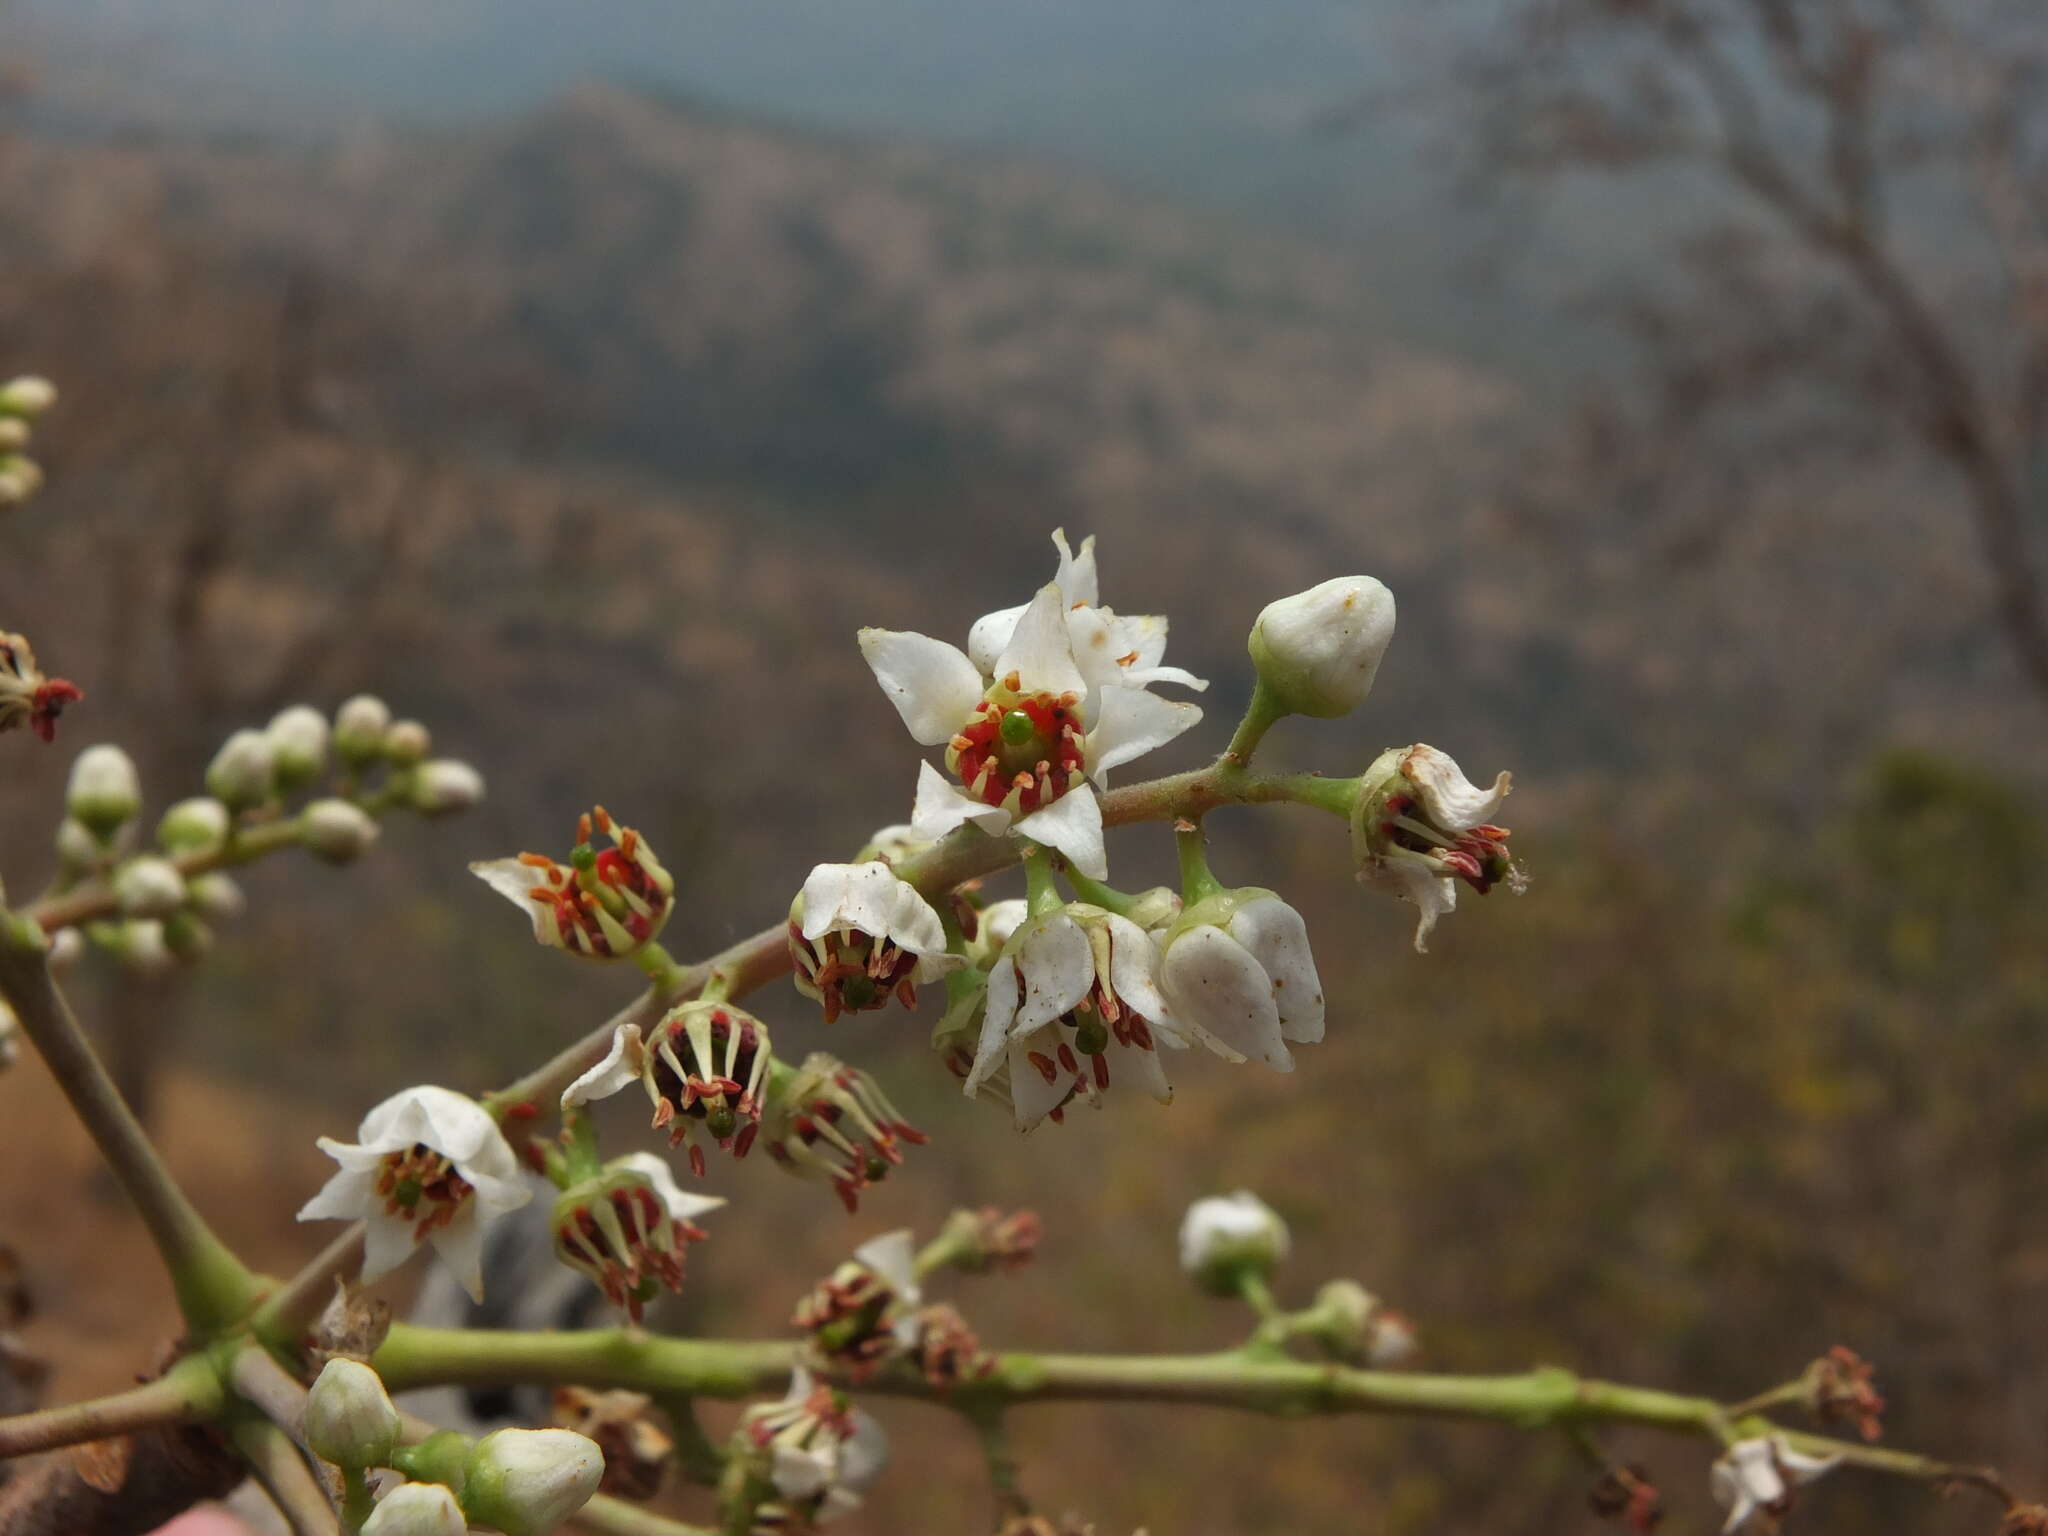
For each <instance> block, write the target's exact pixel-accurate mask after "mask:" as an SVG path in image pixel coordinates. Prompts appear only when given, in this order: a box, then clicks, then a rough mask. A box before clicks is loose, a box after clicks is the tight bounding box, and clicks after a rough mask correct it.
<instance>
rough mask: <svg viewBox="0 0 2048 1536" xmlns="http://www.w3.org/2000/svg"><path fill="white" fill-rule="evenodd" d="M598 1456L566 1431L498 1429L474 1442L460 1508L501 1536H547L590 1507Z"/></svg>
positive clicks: (600, 1469)
mask: <svg viewBox="0 0 2048 1536" xmlns="http://www.w3.org/2000/svg"><path fill="white" fill-rule="evenodd" d="M603 1477H604V1453H603V1452H601V1451H600V1450H598V1448H597V1446H596V1444H595V1443H593V1442H592V1441H590V1440H587V1439H585V1438H584V1437H583V1436H582V1435H579V1434H577V1433H576V1432H575V1431H574V1430H568V1429H501V1430H497V1431H496V1432H494V1433H492V1434H488V1435H485V1436H484V1437H483V1439H481V1440H479V1441H477V1443H476V1449H475V1450H474V1451H472V1452H471V1453H470V1457H469V1480H468V1481H467V1482H466V1483H464V1484H463V1488H462V1505H463V1508H464V1510H465V1511H466V1512H467V1513H468V1515H469V1518H470V1519H471V1520H472V1521H473V1522H475V1523H476V1524H478V1525H487V1526H490V1527H491V1528H492V1529H493V1530H497V1531H503V1532H504V1533H505V1536H548V1533H549V1532H551V1531H553V1530H554V1529H555V1527H556V1526H558V1525H560V1524H561V1523H562V1522H563V1521H564V1520H566V1519H568V1518H569V1517H570V1516H571V1515H573V1514H575V1513H576V1511H577V1510H579V1509H581V1508H582V1507H583V1506H584V1505H585V1504H587V1503H589V1502H590V1496H591V1495H592V1494H593V1493H595V1492H597V1485H598V1483H599V1482H600V1481H601V1480H602V1479H603Z"/></svg>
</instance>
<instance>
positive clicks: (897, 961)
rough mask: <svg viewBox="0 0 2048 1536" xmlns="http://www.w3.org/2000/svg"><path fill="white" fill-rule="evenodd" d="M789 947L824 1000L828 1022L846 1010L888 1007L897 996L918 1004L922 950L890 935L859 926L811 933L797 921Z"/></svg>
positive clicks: (907, 1003)
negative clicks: (852, 929)
mask: <svg viewBox="0 0 2048 1536" xmlns="http://www.w3.org/2000/svg"><path fill="white" fill-rule="evenodd" d="M789 953H790V958H791V960H792V961H794V962H795V964H796V967H797V970H798V972H799V974H800V975H801V976H802V977H803V978H804V979H805V980H807V981H809V982H810V984H811V986H812V987H813V988H814V989H815V990H816V993H817V995H818V997H819V998H821V999H822V1000H823V1002H824V1004H825V1022H826V1023H827V1024H830V1023H831V1022H832V1021H833V1020H834V1019H836V1018H838V1017H839V1015H840V1014H842V1013H864V1012H867V1011H868V1010H870V1009H874V1008H886V1007H887V1006H888V1005H889V999H890V998H892V997H894V998H896V999H898V1000H899V1001H901V1002H902V1004H903V1006H904V1007H906V1008H915V1007H916V1006H917V981H916V975H915V973H916V971H917V956H916V955H914V954H912V953H910V952H909V951H908V950H903V949H899V948H897V946H896V945H895V943H894V942H893V941H891V940H889V939H886V938H884V939H877V938H875V937H874V936H873V935H872V934H866V933H861V932H858V931H855V932H851V933H825V934H821V935H819V936H818V937H817V938H815V939H807V938H805V937H804V934H803V929H802V928H801V927H800V926H799V925H798V924H796V923H791V924H790V925H789Z"/></svg>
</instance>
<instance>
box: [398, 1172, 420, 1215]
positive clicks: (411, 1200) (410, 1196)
mask: <svg viewBox="0 0 2048 1536" xmlns="http://www.w3.org/2000/svg"><path fill="white" fill-rule="evenodd" d="M425 1193H426V1190H425V1188H424V1186H422V1185H421V1183H420V1181H419V1180H418V1179H401V1180H399V1182H398V1188H397V1189H395V1190H393V1191H392V1192H391V1198H392V1199H394V1200H396V1201H397V1202H398V1203H399V1204H400V1205H402V1206H404V1207H405V1208H406V1209H407V1210H408V1211H409V1210H411V1209H412V1208H413V1207H414V1206H416V1205H418V1204H419V1203H420V1196H421V1195H423V1194H425Z"/></svg>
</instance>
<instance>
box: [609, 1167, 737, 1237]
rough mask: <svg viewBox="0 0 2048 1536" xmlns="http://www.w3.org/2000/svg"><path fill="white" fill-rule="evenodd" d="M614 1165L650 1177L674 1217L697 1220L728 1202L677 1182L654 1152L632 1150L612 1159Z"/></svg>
mask: <svg viewBox="0 0 2048 1536" xmlns="http://www.w3.org/2000/svg"><path fill="white" fill-rule="evenodd" d="M611 1166H612V1167H614V1168H627V1169H630V1170H631V1171H633V1172H634V1173H637V1174H639V1175H640V1176H641V1177H642V1178H644V1179H646V1180H647V1182H648V1183H650V1184H652V1185H653V1186H654V1194H655V1198H656V1199H658V1200H660V1201H661V1206H662V1209H663V1210H665V1211H667V1212H668V1214H669V1217H670V1219H671V1220H674V1221H695V1220H696V1219H697V1218H698V1217H699V1216H702V1215H703V1214H704V1213H705V1212H706V1211H715V1210H717V1209H718V1208H719V1207H720V1206H721V1205H723V1204H725V1201H724V1200H722V1199H721V1198H719V1197H718V1196H717V1195H698V1194H692V1193H691V1192H690V1191H689V1190H686V1189H684V1188H683V1187H682V1186H681V1185H679V1184H678V1183H676V1176H675V1174H674V1173H672V1172H670V1170H669V1166H668V1164H667V1163H665V1162H663V1161H662V1160H661V1159H660V1158H658V1157H656V1156H655V1155H654V1154H653V1153H652V1152H628V1153H627V1154H626V1155H625V1156H623V1157H615V1158H613V1159H612V1161H611Z"/></svg>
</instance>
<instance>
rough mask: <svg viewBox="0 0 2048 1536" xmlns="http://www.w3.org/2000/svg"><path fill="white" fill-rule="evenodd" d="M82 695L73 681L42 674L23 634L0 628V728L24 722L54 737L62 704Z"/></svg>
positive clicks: (39, 733)
mask: <svg viewBox="0 0 2048 1536" xmlns="http://www.w3.org/2000/svg"><path fill="white" fill-rule="evenodd" d="M84 697H85V695H84V694H83V693H82V692H80V691H79V688H78V685H77V684H76V683H68V682H66V681H65V680H64V679H63V678H61V677H45V676H43V674H42V671H41V669H39V668H38V667H37V666H36V653H35V651H34V650H33V649H32V648H31V647H30V645H29V643H28V637H27V636H26V635H10V634H8V633H6V632H5V631H0V731H11V730H13V729H14V728H15V727H16V726H19V725H25V726H27V727H28V728H29V729H30V730H32V731H34V732H35V733H36V735H37V736H39V737H41V738H42V739H43V740H44V741H55V740H56V739H57V717H58V716H59V715H61V714H63V713H64V706H65V705H66V704H75V703H77V702H78V700H80V699H82V698H84Z"/></svg>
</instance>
